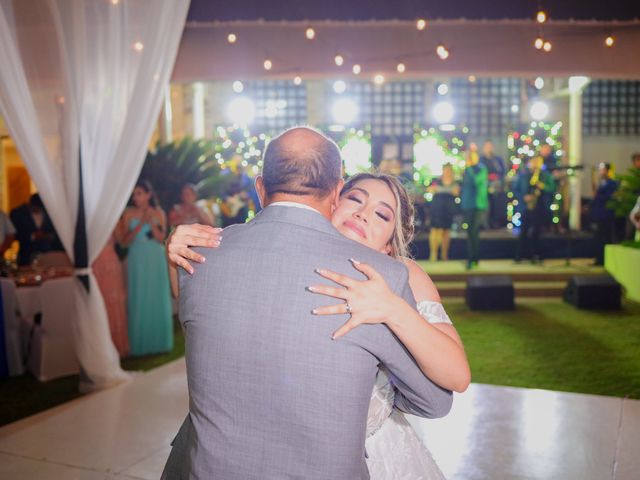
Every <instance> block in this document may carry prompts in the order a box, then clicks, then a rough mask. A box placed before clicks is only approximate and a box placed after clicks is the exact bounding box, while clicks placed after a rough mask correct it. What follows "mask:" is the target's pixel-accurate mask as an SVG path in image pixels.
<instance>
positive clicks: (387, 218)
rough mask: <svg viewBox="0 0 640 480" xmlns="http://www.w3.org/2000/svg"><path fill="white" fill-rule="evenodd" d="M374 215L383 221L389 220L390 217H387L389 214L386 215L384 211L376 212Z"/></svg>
mask: <svg viewBox="0 0 640 480" xmlns="http://www.w3.org/2000/svg"><path fill="white" fill-rule="evenodd" d="M376 215H378V217H380V218H381V219H382V220H384V221H385V222H389V221H391V218H390V217H389V215H387V214H386V213H382V212H376Z"/></svg>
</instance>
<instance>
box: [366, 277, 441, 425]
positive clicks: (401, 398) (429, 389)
mask: <svg viewBox="0 0 640 480" xmlns="http://www.w3.org/2000/svg"><path fill="white" fill-rule="evenodd" d="M407 278H408V275H407V271H406V269H404V274H403V277H402V281H401V288H400V290H399V291H400V293H399V294H400V295H401V296H402V298H404V300H405V301H406V302H407V303H409V305H414V306H415V304H416V301H415V299H414V297H413V293H412V292H411V288H410V287H409V283H408V280H407ZM383 342H384V345H383V348H382V349H381V352H379V354H378V358H379V359H380V360H381V361H382V363H383V364H384V366H385V367H386V368H387V370H388V371H389V373H390V377H391V382H392V383H393V385H394V387H396V395H395V402H394V403H395V405H394V406H395V407H396V408H398V409H399V410H401V411H403V412H406V413H410V414H412V415H417V416H419V417H425V418H439V417H444V416H445V415H446V414H447V413H449V411H450V410H451V405H452V403H453V393H452V392H451V391H450V390H445V389H444V388H442V387H440V386H438V385H436V384H435V383H433V382H432V381H431V380H430V379H429V378H428V377H426V376H425V375H424V374H423V373H422V370H420V368H419V367H418V365H417V364H416V362H415V360H414V359H413V357H412V356H411V354H410V353H409V352H408V351H407V349H406V348H405V347H404V345H402V343H401V342H400V341H399V340H398V339H397V337H396V336H395V335H393V333H391V331H390V330H388V335H386V336H385V338H384V341H383Z"/></svg>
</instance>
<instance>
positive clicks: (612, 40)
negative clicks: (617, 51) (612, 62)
mask: <svg viewBox="0 0 640 480" xmlns="http://www.w3.org/2000/svg"><path fill="white" fill-rule="evenodd" d="M614 43H616V39H615V37H614V36H613V35H609V36H607V38H605V39H604V44H605V45H606V46H607V47H613V44H614Z"/></svg>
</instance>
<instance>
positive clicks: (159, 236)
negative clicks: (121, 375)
mask: <svg viewBox="0 0 640 480" xmlns="http://www.w3.org/2000/svg"><path fill="white" fill-rule="evenodd" d="M131 199H132V202H133V206H132V207H128V208H127V209H126V210H125V212H124V215H123V216H122V220H121V224H120V228H121V233H120V238H122V242H121V243H123V244H124V245H125V246H128V247H129V253H128V255H127V277H128V285H127V289H128V298H127V310H128V314H129V348H130V354H131V355H136V356H139V355H149V354H152V353H161V352H168V351H170V350H172V349H173V328H172V315H171V297H170V295H171V294H170V290H169V271H168V267H167V260H166V258H165V254H164V247H163V241H164V237H165V232H166V217H165V214H164V212H163V211H162V209H161V208H160V207H158V206H157V205H156V202H155V199H154V194H153V189H152V187H151V184H149V182H147V181H138V183H137V184H136V186H135V188H134V190H133V195H132V196H131Z"/></svg>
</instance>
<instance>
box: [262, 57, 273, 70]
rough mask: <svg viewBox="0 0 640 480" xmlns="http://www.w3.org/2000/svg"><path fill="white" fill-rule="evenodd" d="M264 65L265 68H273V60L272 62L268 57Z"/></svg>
mask: <svg viewBox="0 0 640 480" xmlns="http://www.w3.org/2000/svg"><path fill="white" fill-rule="evenodd" d="M262 65H263V66H264V69H265V70H271V68H272V67H273V62H271V60H269V59H266V60H265V61H264V63H263V64H262Z"/></svg>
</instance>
